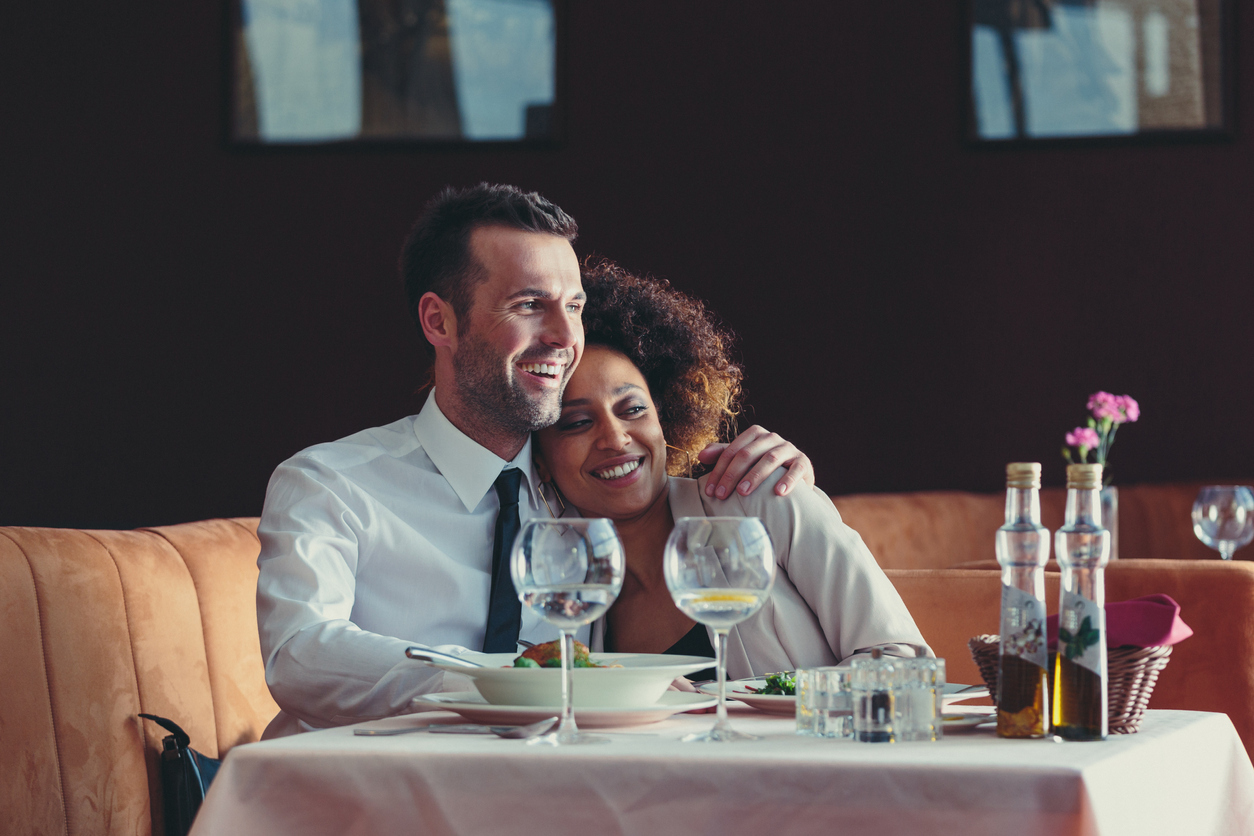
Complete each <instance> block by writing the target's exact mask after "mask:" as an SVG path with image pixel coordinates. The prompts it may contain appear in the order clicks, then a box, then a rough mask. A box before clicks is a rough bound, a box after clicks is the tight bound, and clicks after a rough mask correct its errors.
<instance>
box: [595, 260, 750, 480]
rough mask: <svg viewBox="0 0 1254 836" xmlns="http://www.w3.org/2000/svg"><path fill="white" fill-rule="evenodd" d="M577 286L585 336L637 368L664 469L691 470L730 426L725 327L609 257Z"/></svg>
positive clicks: (731, 388) (663, 284) (731, 378)
mask: <svg viewBox="0 0 1254 836" xmlns="http://www.w3.org/2000/svg"><path fill="white" fill-rule="evenodd" d="M583 288H584V291H585V292H586V293H587V295H588V300H587V303H586V304H585V306H584V312H583V329H584V339H585V341H586V342H587V344H588V345H603V346H606V347H607V348H612V349H614V350H615V351H619V352H621V353H622V354H624V355H626V356H627V357H628V359H630V360H631V362H633V363H634V364H635V365H636V368H638V369H640V373H641V374H642V375H644V379H645V382H647V383H648V384H649V393H650V394H651V395H652V397H653V402H654V404H655V405H656V406H657V410H658V418H659V420H660V421H661V424H662V432H663V434H664V435H665V436H666V444H667V447H668V448H669V449H668V450H667V456H666V470H667V472H668V473H669V474H671V475H672V476H688V475H692V473H693V470H694V467H695V466H696V465H697V453H699V452H700V451H701V450H702V449H704V448H705V446H706V445H707V444H712V443H714V442H716V441H719V440H721V439H722V438H724V437H725V435H724V434H725V433H730V431H731V430H733V429H734V428H735V423H736V414H737V412H738V411H739V409H740V395H741V390H740V381H741V377H742V372H741V369H740V366H739V365H737V364H736V363H734V362H732V360H731V358H730V357H728V348H729V347H730V345H731V343H732V340H733V336H732V334H731V332H729V331H727V330H725V329H724V328H723V327H722V326H721V325H719V324H718V323H716V322H715V321H714V319H713V317H712V316H711V315H710V314H709V313H708V312H707V311H706V309H705V305H703V304H702V303H701V302H700V301H698V300H696V299H693V298H692V297H691V296H688V295H687V294H684V293H681V292H680V291H678V290H675V289H674V288H672V287H671V286H670V282H667V281H665V280H663V279H655V278H652V277H647V276H646V277H641V276H635V275H632V274H631V273H629V272H627V271H626V270H624V269H623V268H622V267H620V266H619V265H617V264H615V263H614V262H612V261H609V260H607V259H602V260H598V261H592V262H589V263H587V264H585V265H584V267H583Z"/></svg>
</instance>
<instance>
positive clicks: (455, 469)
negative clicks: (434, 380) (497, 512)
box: [414, 388, 540, 511]
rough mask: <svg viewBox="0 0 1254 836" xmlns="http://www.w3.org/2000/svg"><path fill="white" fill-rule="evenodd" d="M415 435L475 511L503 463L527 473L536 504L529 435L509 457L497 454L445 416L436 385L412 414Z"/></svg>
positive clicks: (455, 490) (537, 478)
mask: <svg viewBox="0 0 1254 836" xmlns="http://www.w3.org/2000/svg"><path fill="white" fill-rule="evenodd" d="M414 435H416V436H417V437H418V442H419V443H420V444H422V449H423V451H424V452H425V453H426V454H427V456H428V457H430V459H431V462H432V464H434V465H435V466H436V468H437V469H439V471H440V475H442V476H443V477H444V479H445V480H446V481H447V482H448V483H449V485H450V486H451V487H452V488H453V491H454V493H456V494H457V498H458V499H460V500H461V501H462V504H463V505H465V506H466V510H467V511H474V510H475V508H477V507H479V503H480V502H482V501H483V497H484V495H486V494H487V492H488V491H489V490H491V489H492V484H493V483H494V482H495V481H496V477H497V476H499V475H500V474H501V471H502V470H504V469H505V468H506V467H511V466H512V467H516V468H518V469H519V470H521V471H522V472H523V475H524V476H526V479H525V480H524V484H525V485H526V486H527V490H528V491H529V492H530V504H531V507H532V508H534V507H536V502H537V501H538V500H537V499H536V497H538V496H539V495H540V487H539V481H540V480H539V477H538V476H536V472H535V468H534V467H532V464H531V436H530V435H528V436H527V441H526V443H524V444H523V446H522V449H521V450H519V451H518V455H517V456H514V458H513V459H512V460H511V461H506V460H505V459H503V458H501V457H500V456H498V455H496V454H495V453H493V452H492V451H491V450H489V449H488V448H486V447H484V446H483V445H482V444H480V443H479V442H477V441H475V440H474V439H473V438H471V437H470V436H468V435H466V434H465V433H464V432H462V431H461V430H459V429H457V427H455V426H453V422H452V421H450V420H449V419H448V418H447V417H445V415H444V413H443V412H441V411H440V407H439V405H438V404H436V402H435V389H434V388H433V389H432V390H431V392H430V394H428V395H427V402H426V403H425V404H423V407H422V410H421V411H420V412H419V413H418V415H417V416H416V417H415V418H414Z"/></svg>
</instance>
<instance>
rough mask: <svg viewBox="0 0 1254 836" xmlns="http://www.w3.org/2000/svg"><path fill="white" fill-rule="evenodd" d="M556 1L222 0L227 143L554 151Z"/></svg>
mask: <svg viewBox="0 0 1254 836" xmlns="http://www.w3.org/2000/svg"><path fill="white" fill-rule="evenodd" d="M564 6H565V0H227V28H228V32H229V34H228V39H229V43H230V48H229V58H228V69H227V76H228V79H227V84H228V95H227V100H228V105H227V114H226V120H225V121H226V128H225V133H226V141H227V143H228V144H229V145H232V146H235V147H245V148H288V149H290V148H296V147H313V148H329V147H339V148H350V149H351V148H355V147H368V148H378V147H380V146H401V147H411V146H415V145H418V146H458V147H467V146H476V145H487V146H500V145H535V144H538V145H551V144H554V143H556V142H558V141H559V140H560V137H561V128H562V123H563V118H562V117H563V100H564V95H563V93H564V84H563V67H562V54H563V50H562V47H563V39H564V28H565V26H564V18H565V8H564Z"/></svg>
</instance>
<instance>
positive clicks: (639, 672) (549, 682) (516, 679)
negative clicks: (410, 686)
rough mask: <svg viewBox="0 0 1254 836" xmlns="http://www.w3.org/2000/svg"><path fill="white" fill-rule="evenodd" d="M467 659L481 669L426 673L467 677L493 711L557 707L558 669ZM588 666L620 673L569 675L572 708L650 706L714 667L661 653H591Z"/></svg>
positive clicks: (504, 659) (506, 658)
mask: <svg viewBox="0 0 1254 836" xmlns="http://www.w3.org/2000/svg"><path fill="white" fill-rule="evenodd" d="M471 658H474V659H475V660H476V661H482V662H483V663H484V665H485V667H482V668H463V667H459V666H457V665H446V664H442V663H435V664H434V665H432V667H436V668H439V669H441V670H445V671H451V672H453V673H459V674H462V675H463V676H468V677H470V678H471V679H473V680H474V682H475V688H477V689H478V690H479V693H480V694H482V695H483V698H484V700H485V701H487V702H490V703H493V704H494V705H513V706H517V705H537V706H551V705H561V702H562V672H561V670H560V669H558V668H515V667H513V664H514V659H516V658H517V654H514V653H490V654H476V655H475V656H473V657H471ZM592 661H593V662H595V663H597V664H598V665H620V666H621V667H613V668H575V669H574V670H572V671H571V676H572V679H571V685H572V687H573V689H574V696H575V708H622V707H631V706H641V705H653V704H654V703H656V702H657V701H658V698H659V697H661V696H662V694H663V693H664V692H665V691H666V689H667V687H669V686H670V684H671V682H673V681H674V680H675V679H677V678H679V677H681V676H683V675H684V674H686V673H692V672H694V671H699V670H704V669H705V668H709V667H713V666H714V660H713V659H707V658H705V657H704V656H670V655H667V654H664V653H593V654H592ZM506 666H509V667H506Z"/></svg>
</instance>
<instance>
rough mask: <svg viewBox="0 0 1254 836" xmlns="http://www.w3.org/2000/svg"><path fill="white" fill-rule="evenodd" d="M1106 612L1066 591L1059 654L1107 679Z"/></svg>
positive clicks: (1059, 613)
mask: <svg viewBox="0 0 1254 836" xmlns="http://www.w3.org/2000/svg"><path fill="white" fill-rule="evenodd" d="M1105 650H1106V610H1105V609H1103V608H1102V607H1101V606H1100V605H1099V604H1098V603H1097V602H1096V601H1090V600H1089V599H1088V598H1085V597H1084V596H1082V595H1077V594H1075V593H1074V592H1067V591H1065V590H1064V591H1063V593H1062V604H1061V606H1060V607H1059V609H1058V653H1059V654H1060V655H1061V656H1063V657H1065V658H1067V659H1070V660H1071V661H1072V662H1074V663H1075V664H1077V665H1079V666H1080V667H1082V668H1087V669H1089V670H1091V671H1092V672H1093V673H1095V674H1097V675H1098V676H1101V677H1105V676H1106V654H1105V652H1104V651H1105Z"/></svg>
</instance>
